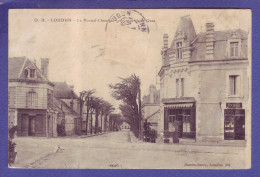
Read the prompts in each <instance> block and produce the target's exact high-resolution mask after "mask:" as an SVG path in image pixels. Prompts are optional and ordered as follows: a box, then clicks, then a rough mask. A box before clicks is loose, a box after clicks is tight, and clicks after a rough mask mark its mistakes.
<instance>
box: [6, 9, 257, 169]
mask: <svg viewBox="0 0 260 177" xmlns="http://www.w3.org/2000/svg"><path fill="white" fill-rule="evenodd" d="M8 18H9V19H8V25H9V26H8V128H9V130H8V132H9V135H8V165H9V167H10V168H36V169H38V168H41V169H249V168H251V90H252V88H251V79H252V78H251V68H252V56H251V48H252V47H251V35H252V34H251V32H252V28H251V21H252V19H251V18H252V16H251V11H250V10H246V9H236V10H235V9H10V10H9V17H8Z"/></svg>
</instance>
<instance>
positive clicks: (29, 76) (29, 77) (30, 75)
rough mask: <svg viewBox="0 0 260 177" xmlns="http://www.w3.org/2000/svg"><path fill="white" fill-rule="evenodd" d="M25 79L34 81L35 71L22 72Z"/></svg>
mask: <svg viewBox="0 0 260 177" xmlns="http://www.w3.org/2000/svg"><path fill="white" fill-rule="evenodd" d="M24 74H25V77H26V78H28V79H35V78H36V71H35V69H26V70H25V71H24Z"/></svg>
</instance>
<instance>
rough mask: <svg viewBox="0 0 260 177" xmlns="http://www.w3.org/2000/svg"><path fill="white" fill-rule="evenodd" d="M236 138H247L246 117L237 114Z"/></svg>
mask: <svg viewBox="0 0 260 177" xmlns="http://www.w3.org/2000/svg"><path fill="white" fill-rule="evenodd" d="M235 139H237V140H244V139H245V117H244V116H236V118H235Z"/></svg>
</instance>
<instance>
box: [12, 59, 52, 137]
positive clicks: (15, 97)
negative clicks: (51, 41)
mask: <svg viewBox="0 0 260 177" xmlns="http://www.w3.org/2000/svg"><path fill="white" fill-rule="evenodd" d="M48 65H49V59H46V58H45V59H41V70H39V69H38V67H37V66H36V64H35V62H32V61H31V60H29V59H27V58H26V57H17V58H9V59H8V125H9V127H12V126H15V125H17V127H18V131H17V135H18V136H48V137H55V136H57V130H56V128H57V112H56V111H55V110H54V109H53V87H54V84H53V83H51V82H50V81H49V80H48Z"/></svg>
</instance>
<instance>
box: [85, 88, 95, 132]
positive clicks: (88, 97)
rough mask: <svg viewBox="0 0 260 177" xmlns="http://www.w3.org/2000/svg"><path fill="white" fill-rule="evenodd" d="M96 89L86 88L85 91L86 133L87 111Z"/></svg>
mask: <svg viewBox="0 0 260 177" xmlns="http://www.w3.org/2000/svg"><path fill="white" fill-rule="evenodd" d="M95 92H96V90H88V91H86V92H85V105H86V134H88V120H89V111H90V109H91V106H92V104H93V97H94V96H93V94H94V93H95Z"/></svg>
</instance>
